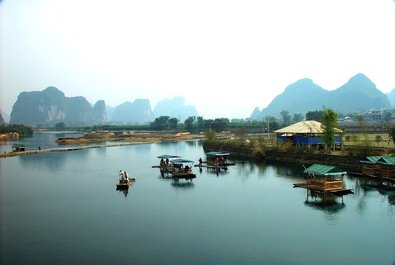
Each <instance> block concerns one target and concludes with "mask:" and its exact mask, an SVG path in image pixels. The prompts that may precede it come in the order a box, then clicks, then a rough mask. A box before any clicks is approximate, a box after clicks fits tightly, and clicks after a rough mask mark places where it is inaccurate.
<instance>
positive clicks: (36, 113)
mask: <svg viewBox="0 0 395 265" xmlns="http://www.w3.org/2000/svg"><path fill="white" fill-rule="evenodd" d="M105 117H106V114H105V103H104V101H103V100H101V101H98V102H97V103H96V104H95V105H94V107H92V106H91V105H90V103H89V102H88V101H87V100H86V99H85V98H84V97H66V96H65V95H64V93H63V92H62V91H60V90H58V89H57V88H56V87H48V88H46V89H44V90H43V91H33V92H22V93H20V94H19V96H18V99H17V101H16V102H15V104H14V106H13V107H12V112H11V119H10V123H11V124H25V125H32V126H35V125H49V126H52V125H54V124H56V123H58V122H64V123H65V124H66V125H67V126H80V125H93V124H100V123H102V122H104V121H105Z"/></svg>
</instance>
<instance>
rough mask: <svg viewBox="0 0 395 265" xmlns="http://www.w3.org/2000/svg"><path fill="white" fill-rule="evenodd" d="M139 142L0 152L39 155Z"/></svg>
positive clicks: (5, 154) (3, 156)
mask: <svg viewBox="0 0 395 265" xmlns="http://www.w3.org/2000/svg"><path fill="white" fill-rule="evenodd" d="M134 144H138V143H122V144H100V145H84V146H73V147H59V148H57V147H55V148H45V149H35V150H25V151H17V152H4V153H0V158H6V157H13V156H20V155H37V154H43V153H49V152H69V151H77V150H86V149H92V148H105V147H116V146H126V145H134Z"/></svg>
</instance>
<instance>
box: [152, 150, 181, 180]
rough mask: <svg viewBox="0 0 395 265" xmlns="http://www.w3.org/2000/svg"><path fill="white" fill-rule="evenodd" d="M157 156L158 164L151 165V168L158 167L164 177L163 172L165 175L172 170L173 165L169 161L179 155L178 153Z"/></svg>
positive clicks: (177, 157)
mask: <svg viewBox="0 0 395 265" xmlns="http://www.w3.org/2000/svg"><path fill="white" fill-rule="evenodd" d="M158 158H159V159H160V162H159V165H158V166H152V168H159V169H160V174H161V176H162V177H164V176H165V174H166V175H167V174H170V173H171V172H173V171H174V167H173V166H174V165H173V164H172V163H170V162H171V161H172V160H174V159H179V158H181V157H180V156H178V155H160V156H158Z"/></svg>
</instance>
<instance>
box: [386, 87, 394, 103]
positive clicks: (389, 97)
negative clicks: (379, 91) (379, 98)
mask: <svg viewBox="0 0 395 265" xmlns="http://www.w3.org/2000/svg"><path fill="white" fill-rule="evenodd" d="M387 96H388V99H389V100H390V103H391V106H395V88H394V89H392V90H391V92H390V93H388V94H387Z"/></svg>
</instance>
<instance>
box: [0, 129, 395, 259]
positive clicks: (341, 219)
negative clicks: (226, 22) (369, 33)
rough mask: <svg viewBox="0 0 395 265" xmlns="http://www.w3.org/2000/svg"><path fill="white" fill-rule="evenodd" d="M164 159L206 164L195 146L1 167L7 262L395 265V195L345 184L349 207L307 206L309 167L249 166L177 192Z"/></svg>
mask: <svg viewBox="0 0 395 265" xmlns="http://www.w3.org/2000/svg"><path fill="white" fill-rule="evenodd" d="M36 136H37V135H35V136H34V137H36ZM47 136H48V138H51V139H52V138H53V135H51V134H48V135H47ZM34 137H33V138H34ZM40 137H44V138H45V135H44V136H43V135H38V138H34V139H41V141H42V138H40ZM47 140H48V139H47ZM33 141H34V140H33ZM35 144H36V143H34V144H33V145H35ZM162 154H175V155H180V156H182V157H183V158H186V159H191V160H194V161H197V160H198V159H199V157H202V158H203V160H204V157H205V156H204V151H203V148H202V146H201V143H200V142H199V141H193V142H177V143H155V144H137V145H129V146H120V147H107V148H97V149H87V150H80V151H72V152H59V153H56V152H51V153H44V154H39V155H28V156H17V157H10V158H3V159H1V160H0V185H1V186H0V199H1V200H0V217H1V222H0V226H1V231H0V244H1V245H0V251H1V252H0V257H1V262H0V264H2V265H8V264H41V265H44V264H169V265H170V264H171V265H177V264H269V265H270V264H388V265H392V264H395V263H394V262H395V205H394V195H395V193H394V192H391V191H383V190H378V189H376V188H371V187H368V186H366V185H364V182H363V181H361V180H360V179H358V178H351V177H347V178H346V185H347V188H352V189H354V192H355V193H354V194H352V195H348V196H345V197H344V198H343V203H342V200H341V199H340V198H339V199H336V200H335V201H333V202H332V203H330V204H326V205H323V204H322V203H321V200H319V199H318V200H317V201H315V200H314V199H312V198H308V202H306V199H307V196H306V190H304V189H299V188H293V183H299V182H301V181H303V179H304V176H303V174H302V168H301V166H300V165H286V164H281V165H278V164H266V163H257V162H251V161H242V160H235V162H236V165H235V166H232V167H230V168H229V170H228V171H227V172H221V173H220V174H219V175H218V176H217V175H216V174H214V173H213V172H211V171H208V170H207V169H203V170H202V171H201V172H200V171H199V169H198V168H196V167H195V168H194V173H196V175H197V177H196V179H194V180H193V182H188V181H182V180H181V181H179V182H178V183H177V182H174V181H173V180H172V179H168V178H165V179H164V178H161V176H160V172H159V169H157V168H152V166H153V165H157V164H158V163H159V159H157V156H158V155H162ZM120 169H123V170H127V171H128V172H129V174H130V175H131V176H132V177H134V178H136V182H135V183H134V184H133V185H132V186H131V187H130V188H129V190H128V192H127V193H126V192H122V191H117V190H116V188H115V185H116V183H117V180H118V176H117V172H118V171H119V170H120Z"/></svg>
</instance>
